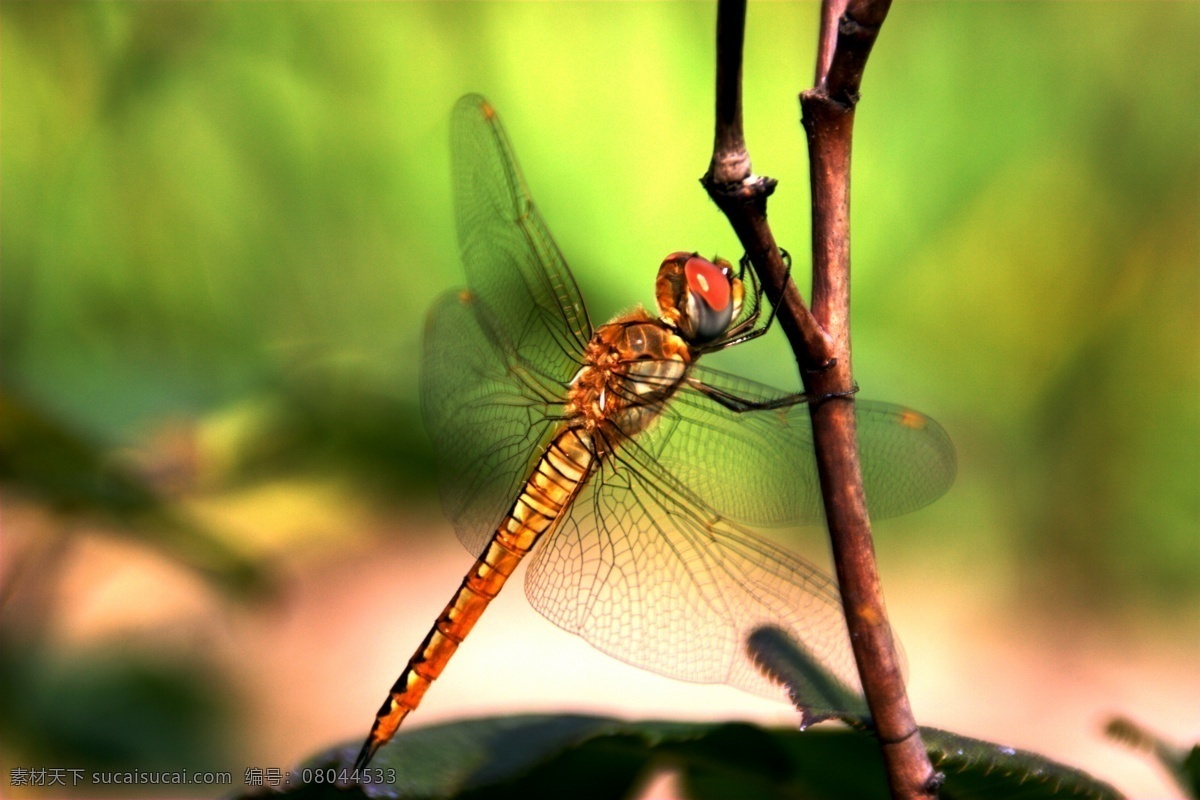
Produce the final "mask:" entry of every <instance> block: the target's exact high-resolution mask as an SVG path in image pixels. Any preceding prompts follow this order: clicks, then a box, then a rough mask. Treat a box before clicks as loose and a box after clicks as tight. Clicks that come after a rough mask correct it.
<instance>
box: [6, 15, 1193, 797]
mask: <svg viewBox="0 0 1200 800" xmlns="http://www.w3.org/2000/svg"><path fill="white" fill-rule="evenodd" d="M0 15H2V18H3V19H2V27H0V102H2V106H0V259H2V269H3V294H2V297H0V348H2V350H0V379H2V392H3V395H2V397H3V400H2V403H3V405H2V406H0V411H2V413H3V417H2V425H0V469H2V470H3V472H2V478H3V489H2V491H3V494H2V495H0V498H2V500H3V539H2V545H3V551H2V557H3V577H2V580H3V583H2V585H0V590H2V596H3V604H4V605H3V609H2V611H0V654H2V655H0V681H2V684H0V691H2V693H3V700H2V705H0V723H2V728H0V733H2V737H3V738H2V742H0V743H2V747H0V762H2V764H0V766H3V768H4V772H5V774H4V775H3V776H2V777H0V780H3V782H4V786H5V789H4V790H3V791H2V792H0V794H15V795H20V794H31V795H34V796H56V795H58V794H64V795H66V794H71V793H72V791H71V790H64V789H63V788H62V787H56V788H54V789H41V790H28V789H27V790H22V789H19V788H17V787H12V786H10V785H9V783H10V780H11V773H10V770H12V769H14V768H19V767H50V768H52V767H60V768H72V767H74V768H87V769H89V770H91V769H120V768H126V769H129V768H140V769H181V768H189V769H212V770H231V771H232V773H233V778H234V787H235V788H236V787H237V786H240V785H241V783H242V780H243V774H244V771H245V769H246V768H247V767H260V768H267V767H287V766H289V765H291V764H294V763H295V762H297V761H298V760H299V759H300V758H302V757H303V756H305V755H307V754H309V753H311V752H312V751H314V750H316V749H318V748H320V747H322V746H324V745H326V744H329V743H331V742H333V741H337V740H342V739H350V738H355V737H359V736H361V735H362V734H363V733H365V730H366V727H367V725H368V724H369V722H370V720H371V716H372V714H373V713H374V711H375V709H376V708H377V706H378V703H379V701H380V700H381V699H382V697H383V695H384V693H385V691H386V689H387V687H388V686H389V685H390V683H391V681H392V680H393V678H394V677H395V675H396V674H398V672H399V670H400V669H401V667H402V666H403V663H404V660H405V659H406V657H407V656H408V655H409V653H410V652H411V650H412V649H413V648H414V647H415V646H416V644H417V643H418V641H419V640H420V638H421V637H422V635H423V634H424V632H425V630H426V629H427V626H428V625H429V624H430V623H431V622H432V620H433V618H434V616H435V615H436V613H437V612H438V611H439V610H440V609H441V606H442V604H443V602H444V601H445V600H446V599H447V598H448V597H449V595H450V593H451V592H452V591H453V589H454V587H455V586H456V585H457V581H459V580H460V579H461V575H462V573H463V571H464V570H465V568H466V567H467V566H468V564H469V562H470V560H471V559H470V556H469V555H468V554H467V553H466V552H465V551H463V550H462V549H461V547H459V546H458V545H457V543H456V541H455V539H454V536H453V534H452V532H451V530H450V528H449V526H448V525H447V524H446V523H445V521H444V520H443V518H442V517H441V514H440V511H439V508H438V502H437V495H436V480H435V476H434V475H433V469H432V453H431V445H430V444H429V442H428V441H427V439H426V438H425V434H424V432H423V429H422V427H421V421H420V411H419V404H418V400H417V380H418V372H419V363H418V358H417V353H418V352H419V346H420V340H421V330H422V322H423V317H424V313H425V309H426V308H427V307H428V306H429V304H430V302H431V300H432V299H433V298H434V297H435V296H436V295H438V294H439V293H441V292H443V291H445V290H446V289H448V288H450V287H453V286H456V285H459V284H461V282H462V273H461V268H460V267H459V265H458V263H457V255H456V245H455V240H454V232H453V227H452V209H451V199H450V194H449V162H448V152H447V144H446V142H447V123H448V112H449V109H450V107H451V105H452V104H453V102H454V100H455V99H456V98H457V97H458V96H459V95H461V94H463V93H465V92H468V91H479V92H482V93H484V94H486V95H487V96H488V97H489V98H490V99H491V100H492V102H493V103H494V104H495V105H496V107H497V108H498V109H499V110H500V112H501V114H502V116H503V118H504V120H505V122H506V124H507V127H508V130H509V134H510V136H511V138H512V140H513V142H514V145H515V147H516V150H517V152H518V155H519V156H520V157H521V159H522V163H523V166H524V169H525V172H526V176H527V179H528V182H529V184H530V186H531V189H532V191H533V193H534V196H535V197H536V198H537V199H538V201H539V203H540V205H541V207H542V209H543V213H544V215H545V217H546V218H547V220H548V222H549V224H550V227H551V229H552V230H553V231H554V233H555V235H556V236H557V238H558V241H559V244H560V246H561V247H562V249H563V251H564V252H565V253H566V255H567V258H568V260H569V261H570V263H571V264H572V266H573V268H574V270H575V273H576V276H577V278H578V280H579V283H580V285H581V287H582V289H583V293H584V295H585V297H586V298H587V300H588V302H589V305H590V307H591V311H592V318H593V319H594V320H600V319H603V318H605V317H607V316H609V315H610V314H612V313H614V312H615V311H617V310H620V309H621V308H623V307H627V306H629V305H631V304H633V303H636V302H646V303H649V302H650V301H651V300H652V277H653V274H654V270H655V269H656V268H657V265H658V263H659V261H660V260H661V258H662V257H663V255H665V254H666V253H668V252H671V251H674V250H679V249H689V250H690V249H697V250H700V251H702V252H705V253H714V252H715V253H719V254H722V255H725V256H729V257H736V256H738V255H739V250H738V247H737V244H736V239H735V238H734V236H733V235H732V233H731V232H730V231H729V229H728V227H727V225H726V224H725V223H724V221H723V219H722V217H721V216H720V214H719V213H718V212H717V211H716V209H715V208H714V207H713V206H712V205H711V204H710V203H709V201H708V200H707V198H706V196H705V194H704V192H703V190H702V189H701V188H700V186H699V184H698V183H697V180H696V179H697V178H698V177H699V176H700V175H701V174H702V173H703V172H704V170H705V168H706V167H707V160H708V155H709V153H710V151H711V115H712V111H711V106H712V76H713V27H714V15H715V7H714V6H713V5H712V4H710V3H640V2H635V3H622V4H574V3H555V4H492V3H486V4H464V3H398V4H391V3H351V2H346V3H340V2H339V3H323V2H308V3H301V4H284V3H238V2H221V3H209V2H188V3H94V2H89V3H66V2H62V3H24V2H21V3H18V2H4V3H2V4H0ZM817 15H818V6H817V5H816V4H815V3H803V4H782V3H769V4H762V5H752V8H751V11H750V18H749V25H748V41H747V48H746V64H745V93H746V94H745V111H746V128H747V134H748V137H749V142H750V147H751V153H752V156H753V157H754V159H755V165H756V167H757V168H758V170H759V171H760V172H763V173H766V174H769V175H772V176H774V177H776V178H779V179H780V188H779V190H778V192H777V194H776V196H775V197H774V198H772V201H771V209H770V210H771V219H772V222H773V225H774V228H775V232H776V235H777V236H778V237H779V238H780V240H781V242H782V244H783V245H784V246H786V247H787V248H789V249H790V250H791V251H792V253H793V254H795V255H796V256H797V258H796V261H797V264H798V267H799V269H798V270H797V277H799V278H800V281H801V287H802V290H803V289H804V288H806V281H805V279H804V278H803V277H801V276H802V275H803V273H804V272H805V268H806V264H807V257H806V251H807V241H808V234H809V228H808V220H807V203H808V191H807V174H806V154H805V149H804V142H803V136H802V133H801V131H800V128H799V126H798V117H799V112H798V105H797V103H796V100H795V96H796V94H797V93H798V92H799V91H800V90H801V89H803V88H806V87H807V86H808V85H809V84H810V82H811V79H812V78H811V75H812V64H813V61H814V49H815V40H816V34H815V31H816V22H817ZM1197 52H1200V5H1197V4H1195V3H1125V2H1112V3H1102V4H1099V3H1097V4H1082V3H998V4H993V3H945V2H920V3H900V4H897V5H896V6H895V7H894V8H893V10H892V13H891V15H890V17H889V19H888V21H887V24H886V26H885V28H884V31H883V35H882V37H881V38H880V40H879V43H878V45H877V46H876V49H875V52H874V54H873V55H872V58H871V62H870V64H869V67H868V70H867V74H866V80H865V82H864V85H863V101H862V104H861V105H860V112H859V119H858V126H857V130H856V133H857V136H856V141H855V153H854V170H855V172H854V217H853V226H854V305H853V311H854V344H855V351H854V352H855V367H856V374H857V377H858V381H859V383H860V384H861V386H862V393H863V396H866V397H873V398H878V399H885V400H890V401H894V402H902V403H906V404H909V405H912V406H914V407H916V408H919V409H921V410H923V411H926V412H928V413H930V414H931V415H933V416H934V417H936V418H937V419H939V420H940V421H941V422H942V423H943V424H944V425H945V426H946V428H947V429H948V430H949V432H950V434H951V436H952V437H953V438H954V440H955V442H956V444H957V446H958V450H959V478H958V482H957V484H956V486H955V487H954V489H953V490H952V491H951V492H950V494H949V495H948V496H947V497H946V498H945V499H943V500H942V501H940V502H939V503H937V504H936V505H934V506H932V507H930V508H928V509H926V510H923V511H921V512H919V513H917V514H914V515H911V516H910V517H908V518H905V519H900V520H895V521H888V522H885V523H883V524H880V525H878V526H877V540H878V550H879V553H880V558H881V563H882V569H883V572H884V578H885V587H886V589H887V592H888V598H889V604H890V608H891V611H892V614H893V624H894V626H895V627H896V629H897V630H898V632H899V633H900V635H901V637H902V638H903V640H904V642H905V649H906V652H907V657H908V662H909V674H910V678H909V680H910V688H911V691H912V697H913V703H914V707H915V710H916V712H917V715H918V717H919V718H920V719H921V721H922V722H925V723H928V724H932V725H937V726H940V727H944V728H949V729H952V730H955V731H958V732H960V733H965V734H969V735H974V736H979V737H983V738H988V739H992V740H997V741H1002V742H1004V743H1007V744H1011V745H1015V746H1021V747H1027V748H1033V749H1037V750H1040V751H1041V752H1044V753H1046V754H1047V755H1050V756H1052V757H1056V758H1059V759H1062V760H1066V761H1068V762H1070V763H1073V764H1076V765H1079V766H1082V767H1084V768H1087V769H1089V770H1091V771H1093V772H1094V773H1095V774H1097V775H1098V776H1100V777H1102V778H1105V779H1107V780H1110V781H1113V782H1114V783H1116V785H1117V786H1118V787H1120V788H1122V789H1124V790H1126V791H1129V792H1132V793H1135V794H1138V795H1141V796H1170V795H1172V794H1174V793H1175V792H1176V790H1175V789H1173V788H1172V787H1171V785H1170V784H1169V783H1167V782H1166V781H1165V780H1164V778H1163V777H1162V776H1161V775H1160V774H1159V772H1158V771H1157V769H1156V768H1155V767H1154V766H1153V765H1151V764H1150V762H1149V761H1147V760H1146V759H1145V758H1143V757H1141V756H1139V755H1137V754H1134V753H1132V752H1130V751H1128V750H1125V749H1122V748H1120V747H1117V746H1115V745H1113V744H1111V743H1109V742H1107V741H1105V740H1104V738H1103V736H1102V734H1101V727H1102V725H1103V723H1104V721H1105V719H1106V718H1107V717H1108V716H1109V715H1111V714H1116V713H1121V714H1126V715H1129V716H1131V717H1132V718H1133V719H1135V720H1136V721H1138V722H1140V723H1143V724H1144V725H1145V726H1147V727H1148V728H1150V729H1152V730H1154V731H1157V732H1159V733H1161V734H1163V735H1165V736H1167V737H1168V738H1170V739H1173V740H1174V741H1176V742H1178V743H1179V744H1184V743H1190V742H1194V741H1195V740H1196V739H1197V737H1198V736H1200V719H1198V717H1200V670H1198V669H1197V668H1198V666H1200V581H1198V580H1197V575H1198V570H1197V568H1198V567H1200V547H1198V533H1200V491H1198V490H1200V465H1198V461H1200V447H1198V445H1200V404H1198V400H1200V314H1198V313H1197V312H1198V310H1200V309H1198V301H1200V280H1198V270H1197V267H1198V264H1200V104H1198V103H1197V102H1196V99H1197V97H1200V60H1198V59H1197V58H1196V53H1197ZM768 339H769V340H768V341H760V342H758V343H755V344H753V345H749V346H747V347H744V348H737V349H736V352H730V353H728V354H722V355H721V357H720V358H719V359H718V360H719V361H721V362H723V363H721V364H720V366H723V367H724V368H726V369H729V370H733V371H737V372H741V373H743V374H747V375H749V376H751V377H755V378H757V379H760V380H764V381H768V382H771V383H775V384H778V385H781V386H785V387H786V386H796V385H798V384H797V380H796V375H795V373H794V367H793V365H792V361H791V359H790V357H789V354H788V351H787V349H786V346H785V344H784V342H783V339H782V337H781V336H772V337H768ZM786 536H787V538H788V540H789V541H790V542H791V543H792V544H793V545H794V546H795V547H797V548H799V549H801V550H802V551H803V552H804V553H805V554H806V555H808V556H809V557H810V558H812V559H813V560H816V561H818V562H822V563H824V562H827V555H826V551H827V546H826V545H825V544H824V540H823V538H822V537H823V534H822V533H821V532H820V531H798V532H794V533H787V534H786ZM518 710H539V711H568V710H569V711H599V712H604V713H613V714H618V715H624V716H628V717H634V718H637V717H649V716H671V717H681V718H692V719H695V718H705V719H735V718H740V719H755V720H760V721H766V722H777V723H780V724H791V723H792V722H793V718H792V715H791V714H790V712H789V711H788V709H787V708H786V707H782V706H775V705H773V704H771V703H768V702H766V701H762V700H759V699H758V698H754V697H750V696H748V695H744V694H741V693H738V692H736V691H733V690H731V689H726V688H723V687H696V686H687V685H684V684H678V683H674V682H671V681H668V680H666V679H662V678H658V677H656V676H652V675H648V674H645V673H641V672H639V671H637V670H634V669H633V668H630V667H627V666H625V665H623V664H620V663H618V662H615V661H612V660H610V659H607V658H605V657H603V656H600V655H598V654H596V653H594V652H593V651H592V650H591V649H590V648H588V647H587V645H586V644H584V643H583V642H581V641H579V640H577V639H575V638H573V637H571V636H568V635H567V634H564V633H561V632H560V631H558V630H557V629H556V628H554V627H553V626H552V625H550V624H549V623H547V622H545V621H543V620H541V619H540V618H539V617H538V616H537V615H536V614H535V613H534V612H533V611H531V610H530V609H529V608H528V606H527V605H526V603H525V601H524V598H523V597H521V592H520V590H519V589H515V588H514V589H510V590H509V592H507V593H506V595H505V596H503V597H501V598H500V600H498V601H497V603H496V608H495V610H493V611H491V612H489V614H488V615H487V617H486V618H485V620H484V621H483V622H482V623H481V625H480V627H479V628H478V629H477V631H476V632H475V634H473V637H472V642H471V644H469V645H468V646H467V647H465V648H464V649H463V650H462V651H461V652H460V653H459V655H458V656H457V657H456V659H455V662H454V664H453V666H452V667H451V668H450V669H449V670H448V671H447V674H446V676H445V677H444V678H443V680H442V681H441V682H439V684H438V687H437V689H435V690H434V691H432V692H431V693H430V695H429V697H428V699H427V701H426V705H425V706H424V707H423V708H422V709H421V712H420V714H419V715H417V716H416V717H415V718H414V720H413V722H414V724H420V723H423V722H424V723H428V722H431V721H437V720H444V719H447V718H451V717H455V716H463V715H472V714H484V713H504V712H510V711H518ZM668 782H669V781H668ZM660 788H662V787H661V786H660ZM667 788H669V787H667ZM102 790H103V787H94V786H89V785H83V786H81V787H79V788H77V789H76V790H74V793H76V794H78V793H85V794H89V795H94V794H96V793H97V792H98V791H102ZM226 790H227V789H214V788H211V787H198V786H192V787H187V788H185V789H184V793H191V794H197V795H214V794H218V793H220V792H221V791H226ZM651 791H652V793H653V791H657V790H655V789H652V790H651ZM126 792H128V789H124V790H121V791H118V792H117V793H118V794H121V793H126ZM150 793H152V794H161V793H162V789H161V788H156V789H151V790H150Z"/></svg>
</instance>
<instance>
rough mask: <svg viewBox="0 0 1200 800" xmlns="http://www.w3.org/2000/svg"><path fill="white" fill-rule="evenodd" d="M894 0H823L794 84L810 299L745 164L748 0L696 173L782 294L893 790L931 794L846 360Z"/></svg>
mask: <svg viewBox="0 0 1200 800" xmlns="http://www.w3.org/2000/svg"><path fill="white" fill-rule="evenodd" d="M889 6H890V0H823V2H822V13H821V32H820V38H819V46H818V56H817V76H816V86H815V87H814V88H813V89H810V90H808V91H806V92H804V93H803V94H802V95H801V107H802V109H803V122H804V127H805V131H806V133H807V137H808V144H809V164H810V181H811V186H812V214H813V227H812V237H813V238H812V245H813V247H812V249H813V282H812V287H813V296H812V300H813V305H812V311H811V312H810V311H809V309H808V308H807V307H806V306H805V305H804V301H803V299H802V298H801V297H800V294H799V291H798V290H796V289H795V287H794V285H793V284H791V283H790V282H789V283H788V284H787V286H786V287H785V286H784V285H783V284H784V282H785V277H784V276H785V270H784V266H783V260H782V258H781V257H780V254H779V248H778V246H777V245H776V243H775V238H774V236H773V235H772V233H771V229H770V226H769V225H768V224H767V217H766V204H767V197H768V196H770V194H771V193H772V192H773V191H774V188H775V181H773V180H770V179H768V178H758V177H756V176H755V175H754V174H753V172H752V171H751V169H750V157H749V154H748V152H747V148H746V144H745V137H744V134H743V129H742V121H741V57H742V38H743V34H744V30H745V11H746V5H745V2H744V0H721V2H720V3H719V4H718V12H717V13H718V18H717V43H718V44H717V123H716V137H715V144H714V150H713V159H712V163H711V165H710V167H709V171H708V174H706V175H705V176H704V179H703V180H702V183H703V184H704V186H705V187H706V188H707V189H708V192H709V195H710V196H711V197H712V199H713V200H714V201H715V202H716V203H717V205H718V207H720V208H721V210H722V211H723V212H724V213H725V215H726V217H728V218H729V221H730V224H731V225H732V227H733V229H734V231H735V232H736V233H737V235H738V238H739V239H740V240H741V242H742V245H743V246H744V247H745V248H746V252H747V253H748V254H749V255H750V259H751V263H752V264H753V265H754V268H755V269H756V270H757V272H758V274H759V276H760V278H761V281H762V284H763V287H764V289H765V290H766V293H767V298H768V299H769V300H770V301H771V302H772V303H775V304H776V305H777V306H778V309H779V311H778V317H779V321H780V327H781V328H782V329H783V331H784V333H785V334H786V335H787V337H788V341H789V342H790V343H791V346H792V350H793V352H794V354H795V357H796V363H797V364H798V365H799V367H800V372H801V378H802V380H803V382H804V387H805V391H806V393H807V394H808V396H809V397H813V398H829V399H827V400H824V401H821V402H815V403H812V404H810V413H811V416H812V424H813V442H814V448H815V450H816V454H817V470H818V473H819V475H820V480H821V494H822V500H823V502H824V505H825V513H826V519H827V521H828V525H829V535H830V541H831V543H832V548H833V556H834V562H835V564H836V569H837V574H838V583H839V585H840V587H841V591H842V602H843V606H844V609H845V614H846V624H847V627H848V628H849V631H850V641H851V644H852V647H853V649H854V657H855V661H856V662H857V664H858V670H859V675H860V677H861V679H862V684H863V690H864V693H865V694H866V697H867V703H868V705H869V707H870V709H871V716H872V719H873V721H874V724H875V729H876V733H877V734H878V736H879V740H880V746H881V748H882V751H883V758H884V765H885V768H886V770H887V775H888V781H889V784H890V787H891V791H892V796H893V797H895V798H904V800H909V799H910V798H933V797H935V796H936V792H937V786H938V784H939V776H938V775H937V773H935V772H934V770H933V767H932V766H931V765H930V763H929V758H928V756H927V755H926V753H925V747H924V744H923V743H922V741H921V735H920V732H919V731H918V729H917V725H916V722H915V720H914V719H913V715H912V710H911V708H910V706H909V703H908V696H907V694H906V693H905V689H904V681H903V677H902V675H901V673H900V668H899V660H898V659H897V657H896V651H895V645H894V643H893V642H892V636H891V627H890V626H889V624H888V621H887V612H886V609H885V608H884V602H883V591H882V587H881V584H880V580H879V571H878V568H877V566H876V563H875V549H874V545H873V542H872V538H871V523H870V518H869V517H868V515H867V507H866V499H865V495H864V493H863V484H862V470H861V468H860V466H859V462H858V440H857V432H856V430H855V423H854V398H853V394H852V393H851V392H852V390H853V388H854V386H855V384H854V377H853V374H852V372H851V361H850V150H851V141H852V134H853V128H854V106H855V104H856V103H857V101H858V89H859V85H860V83H861V80H862V73H863V69H864V68H865V66H866V61H867V57H868V56H869V55H870V52H871V47H872V45H873V44H874V42H875V38H876V36H877V35H878V32H879V27H880V25H881V24H882V23H883V20H884V18H885V17H886V16H887V11H888V8H889Z"/></svg>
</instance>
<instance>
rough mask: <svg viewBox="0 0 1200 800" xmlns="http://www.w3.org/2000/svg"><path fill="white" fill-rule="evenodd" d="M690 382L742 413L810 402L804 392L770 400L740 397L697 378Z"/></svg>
mask: <svg viewBox="0 0 1200 800" xmlns="http://www.w3.org/2000/svg"><path fill="white" fill-rule="evenodd" d="M688 384H689V385H690V386H691V387H692V388H693V389H695V390H696V391H698V392H700V393H701V394H703V395H704V396H705V397H708V398H710V399H711V400H713V401H714V402H716V403H718V404H719V405H721V406H724V407H725V408H727V409H729V410H730V411H732V412H734V413H735V414H741V413H744V412H746V411H770V410H771V409H777V408H790V407H792V406H796V405H800V404H801V403H807V402H808V395H806V394H805V393H804V392H797V393H796V394H788V395H783V396H782V397H773V398H771V399H770V400H749V399H747V398H745V397H738V396H737V395H735V394H733V393H731V392H727V391H725V390H724V389H718V388H717V387H716V386H710V385H708V384H707V383H704V382H703V381H699V380H696V379H695V378H688Z"/></svg>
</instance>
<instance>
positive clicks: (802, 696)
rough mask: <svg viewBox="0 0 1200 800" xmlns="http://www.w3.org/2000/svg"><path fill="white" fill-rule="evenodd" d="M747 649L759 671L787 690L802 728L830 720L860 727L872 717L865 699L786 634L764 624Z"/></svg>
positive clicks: (752, 637) (751, 638)
mask: <svg viewBox="0 0 1200 800" xmlns="http://www.w3.org/2000/svg"><path fill="white" fill-rule="evenodd" d="M746 647H747V649H749V651H750V655H751V657H752V658H753V659H754V661H755V663H756V664H758V666H759V668H760V669H762V670H763V672H764V673H765V674H767V675H769V676H770V677H771V678H773V679H774V680H775V681H776V682H778V683H780V684H781V685H783V686H784V687H786V688H787V690H788V697H789V699H791V701H792V705H794V706H795V707H796V709H797V710H798V711H799V712H800V728H801V729H804V728H807V727H808V726H809V725H813V724H815V723H817V722H822V721H824V720H827V719H841V720H845V721H846V722H848V723H851V724H859V723H860V721H862V720H867V719H868V718H869V716H870V712H869V711H868V710H867V701H866V699H865V698H864V697H863V696H862V695H861V694H859V693H858V692H855V691H854V690H852V689H851V688H850V687H849V686H847V685H846V684H844V683H842V682H841V681H840V680H838V678H837V677H836V676H835V675H834V674H833V673H831V672H830V671H829V670H827V669H825V667H824V666H823V665H822V664H821V662H820V661H818V660H817V659H816V658H814V657H813V656H811V655H810V654H809V652H808V650H807V648H805V647H804V645H803V644H801V643H800V642H797V641H796V640H795V639H793V638H792V637H791V636H789V635H788V633H787V631H785V630H782V629H781V628H777V627H775V626H773V625H764V626H762V627H760V628H757V629H755V630H754V631H753V632H752V633H751V634H750V636H749V637H748V638H747V640H746Z"/></svg>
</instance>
